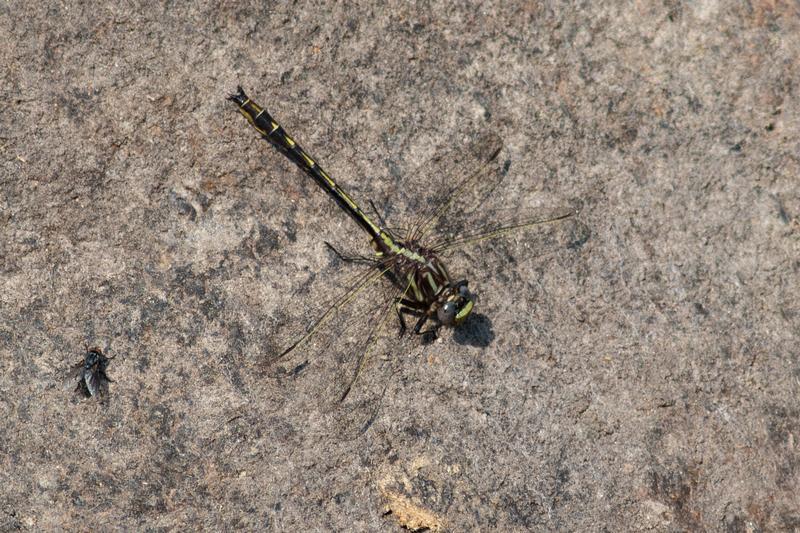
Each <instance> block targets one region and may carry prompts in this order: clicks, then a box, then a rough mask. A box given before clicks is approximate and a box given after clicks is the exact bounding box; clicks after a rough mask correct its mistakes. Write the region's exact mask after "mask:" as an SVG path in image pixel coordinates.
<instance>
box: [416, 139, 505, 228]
mask: <svg viewBox="0 0 800 533" xmlns="http://www.w3.org/2000/svg"><path fill="white" fill-rule="evenodd" d="M502 148H503V140H502V139H501V138H500V137H499V136H498V135H497V134H496V133H494V132H493V131H488V132H484V133H482V134H480V135H478V137H477V139H476V140H475V141H473V142H472V143H471V144H470V146H469V147H468V148H467V149H463V148H459V149H457V150H452V151H450V152H448V153H445V154H444V155H442V156H440V157H437V158H434V159H433V160H432V161H431V162H430V163H429V164H428V166H426V167H424V168H421V169H420V170H419V171H418V172H420V173H424V178H425V179H427V180H429V181H432V182H433V183H434V185H433V186H432V194H431V195H429V197H428V201H427V205H426V206H424V207H422V208H420V209H419V212H420V213H421V214H420V216H419V217H418V218H417V219H416V222H415V223H414V224H413V225H412V226H411V228H410V231H409V233H408V238H409V240H419V239H421V238H423V237H424V236H425V235H426V234H428V233H429V232H430V231H432V230H433V229H434V228H436V227H437V226H438V225H439V223H440V221H442V220H445V219H447V218H449V217H450V216H451V213H454V212H458V211H459V210H460V209H461V206H463V205H464V204H465V203H466V204H470V205H471V204H474V203H476V202H475V200H473V199H471V198H470V197H471V196H474V195H475V188H476V185H479V184H480V187H479V189H481V190H484V192H485V190H486V189H493V188H494V187H496V186H497V180H499V179H501V178H502V176H501V175H498V173H497V172H489V168H490V167H491V166H492V164H493V163H494V162H495V161H496V160H497V156H498V154H499V153H500V150H502ZM487 175H488V176H491V177H492V179H491V180H487V178H486V177H487ZM410 178H411V179H412V180H413V179H414V178H415V176H413V175H412V176H410ZM465 196H466V197H468V198H467V199H466V200H465Z"/></svg>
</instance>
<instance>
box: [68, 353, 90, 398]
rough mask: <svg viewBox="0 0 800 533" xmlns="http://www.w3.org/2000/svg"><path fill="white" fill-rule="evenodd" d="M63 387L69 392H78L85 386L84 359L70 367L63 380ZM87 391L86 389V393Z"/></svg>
mask: <svg viewBox="0 0 800 533" xmlns="http://www.w3.org/2000/svg"><path fill="white" fill-rule="evenodd" d="M63 387H64V390H65V391H69V392H77V391H78V390H81V389H83V388H85V384H84V383H83V361H81V362H80V363H78V364H77V365H72V366H71V367H70V368H69V372H68V373H67V376H66V377H65V378H64V380H63ZM86 392H87V391H85V390H84V393H86Z"/></svg>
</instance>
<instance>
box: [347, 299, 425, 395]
mask: <svg viewBox="0 0 800 533" xmlns="http://www.w3.org/2000/svg"><path fill="white" fill-rule="evenodd" d="M410 287H411V284H410V283H409V284H408V285H406V288H405V289H404V290H403V291H402V292H399V293H398V295H397V296H396V297H393V298H391V299H390V300H389V302H388V305H384V308H383V310H382V312H381V313H380V318H379V320H378V321H376V322H374V327H373V328H372V329H371V330H370V332H369V335H368V337H367V340H366V343H365V345H364V348H363V350H360V352H359V357H358V364H357V365H356V367H355V371H354V372H353V377H352V378H351V379H350V382H349V383H348V384H347V387H345V389H344V392H343V393H342V396H341V398H340V399H339V402H343V401H344V400H345V398H347V395H348V394H350V390H351V389H352V388H353V385H354V384H355V382H356V380H357V379H358V377H359V376H360V375H361V371H362V370H363V369H364V367H365V366H366V364H367V361H369V357H370V355H371V354H372V351H373V350H374V349H375V348H376V347H377V342H376V341H377V340H378V338H379V337H380V335H381V333H383V331H384V327H385V325H386V321H387V319H388V318H389V317H390V316H391V315H392V310H394V309H396V305H397V304H396V302H397V301H398V299H402V298H405V297H406V294H407V293H408V290H409V288H410Z"/></svg>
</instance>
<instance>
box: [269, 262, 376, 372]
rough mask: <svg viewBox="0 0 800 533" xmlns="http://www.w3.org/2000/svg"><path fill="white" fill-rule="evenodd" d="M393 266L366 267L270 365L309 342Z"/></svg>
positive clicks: (322, 307) (274, 357) (272, 359)
mask: <svg viewBox="0 0 800 533" xmlns="http://www.w3.org/2000/svg"><path fill="white" fill-rule="evenodd" d="M390 269H391V266H386V267H383V266H382V267H380V268H369V267H366V268H365V269H364V270H362V271H361V272H360V273H359V274H358V275H357V276H356V277H355V278H354V279H353V280H352V281H351V282H349V283H347V284H346V285H345V286H346V287H347V288H346V289H345V290H344V291H343V292H342V293H341V294H340V295H339V296H337V297H336V298H335V300H334V301H333V302H332V303H330V304H326V305H322V306H320V309H322V310H321V311H320V313H319V314H316V316H315V317H314V318H313V319H312V322H311V323H310V324H309V325H308V326H307V327H306V330H305V332H304V333H303V334H302V335H301V336H299V337H298V338H297V339H296V340H295V341H294V342H292V343H291V344H290V345H289V346H287V347H286V348H285V349H284V350H283V351H282V352H280V353H279V354H277V355H275V356H273V357H271V358H270V363H274V362H276V361H278V360H280V359H282V358H283V357H285V356H286V355H288V354H289V353H291V352H292V351H294V350H295V349H296V348H297V347H298V346H300V345H301V344H303V343H305V342H307V341H308V340H309V339H310V338H311V337H313V336H314V334H315V333H317V332H318V331H319V330H320V329H321V328H322V327H323V326H324V325H325V324H326V323H327V322H328V321H329V320H331V319H333V318H334V317H336V315H337V314H338V313H339V312H340V311H342V310H343V309H345V308H346V307H347V306H348V305H349V304H350V303H351V302H352V301H353V300H355V299H356V298H357V297H358V295H359V293H361V292H362V291H364V290H366V289H368V288H369V287H370V286H371V285H373V284H375V283H376V282H379V281H380V280H381V278H382V277H383V276H384V274H385V272H386V271H388V270H390Z"/></svg>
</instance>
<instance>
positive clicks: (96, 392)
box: [72, 348, 114, 399]
mask: <svg viewBox="0 0 800 533" xmlns="http://www.w3.org/2000/svg"><path fill="white" fill-rule="evenodd" d="M111 359H113V357H106V356H105V355H103V352H102V350H100V348H89V349H88V350H86V354H85V355H84V357H83V362H82V363H79V364H78V365H76V366H75V367H74V369H73V374H72V376H73V378H74V380H75V381H76V382H77V383H78V385H77V387H75V390H76V391H81V393H83V395H84V396H85V397H86V398H91V397H92V396H99V397H100V398H101V399H103V398H105V397H106V396H107V395H108V383H109V382H113V381H114V380H113V379H111V378H109V377H108V374H106V369H107V368H108V362H109V361H111Z"/></svg>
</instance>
